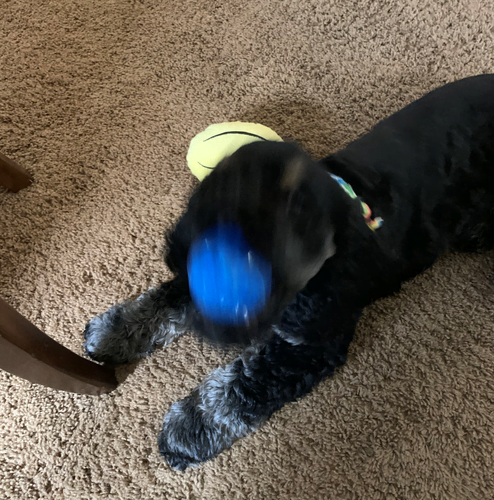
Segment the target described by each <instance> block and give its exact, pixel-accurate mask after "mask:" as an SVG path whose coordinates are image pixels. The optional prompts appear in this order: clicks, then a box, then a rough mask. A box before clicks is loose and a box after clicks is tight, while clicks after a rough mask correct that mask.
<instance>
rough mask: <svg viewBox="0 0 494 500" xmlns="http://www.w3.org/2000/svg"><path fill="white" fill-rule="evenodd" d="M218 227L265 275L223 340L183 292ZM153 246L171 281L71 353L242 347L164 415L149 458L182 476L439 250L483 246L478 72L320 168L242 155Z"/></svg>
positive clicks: (291, 157)
mask: <svg viewBox="0 0 494 500" xmlns="http://www.w3.org/2000/svg"><path fill="white" fill-rule="evenodd" d="M350 186H351V188H350ZM352 188H353V190H352ZM353 193H354V194H353ZM355 195H356V196H355ZM218 222H233V223H236V224H238V225H240V226H241V227H242V229H243V231H244V233H245V236H246V238H247V239H248V240H249V242H250V244H251V245H252V246H253V247H254V248H256V249H257V250H258V251H259V252H261V253H262V254H263V255H265V256H266V257H267V258H268V259H269V261H270V262H271V263H272V282H273V285H272V287H273V289H272V294H271V298H270V299H269V300H268V302H267V304H266V306H265V308H264V310H263V311H262V312H261V313H260V314H259V315H258V317H257V318H255V320H252V321H250V322H249V323H248V324H245V325H242V326H238V327H235V328H233V327H225V326H218V325H216V324H212V323H211V322H210V321H208V320H207V319H206V318H205V317H203V316H202V315H201V314H200V313H199V312H198V311H197V309H196V308H195V306H194V303H193V301H192V299H191V297H190V295H189V287H188V278H187V255H188V251H189V248H190V247H191V244H192V242H193V241H194V240H195V239H196V238H197V237H198V236H199V235H200V234H201V233H202V232H203V231H204V230H205V229H206V228H208V227H210V226H211V225H213V224H216V223H218ZM165 248H166V257H165V258H166V263H167V265H168V267H169V268H170V270H171V271H172V272H173V275H174V278H173V279H172V280H171V281H169V282H166V283H163V284H162V285H161V286H159V287H157V288H153V289H151V290H148V291H147V292H145V293H143V294H142V295H141V296H140V297H139V298H138V299H137V300H128V301H125V302H123V303H121V304H117V305H115V306H113V307H111V308H110V309H109V310H108V311H106V312H105V313H103V314H101V315H99V316H97V317H95V318H93V319H92V320H91V321H90V322H89V323H88V324H87V326H86V329H85V351H86V353H87V354H88V355H89V356H90V357H91V358H92V359H94V360H96V361H100V362H103V363H109V364H113V365H116V364H121V363H129V362H131V361H135V360H137V359H139V358H142V357H144V356H147V355H149V354H151V353H152V352H153V351H154V350H155V349H156V348H157V347H159V346H165V345H166V344H168V343H169V342H171V341H172V340H173V339H174V338H176V337H177V336H179V335H181V334H183V333H185V332H188V331H194V332H195V333H196V334H198V335H199V336H200V337H201V338H206V339H208V340H209V341H211V342H213V343H216V344H218V345H225V344H242V345H245V346H246V347H245V350H244V351H243V353H242V354H241V355H240V356H239V357H238V358H236V359H234V360H233V361H232V362H231V363H230V364H228V365H227V366H225V367H220V368H218V369H216V370H214V371H213V372H212V373H211V374H209V375H208V376H207V377H206V378H205V380H204V381H203V382H202V383H201V384H200V385H199V386H198V387H196V388H195V389H194V390H193V391H192V392H191V394H190V395H189V396H187V397H186V398H185V399H183V400H181V401H178V402H176V403H174V404H173V405H172V406H171V408H170V410H169V412H168V413H167V414H166V416H165V418H164V421H163V428H162V431H161V434H160V435H159V438H158V445H159V450H160V452H161V454H162V455H163V456H164V458H165V459H166V461H167V462H168V464H169V465H170V466H171V467H172V468H174V469H177V470H180V471H184V470H185V469H186V468H187V467H189V466H194V465H198V464H200V463H202V462H204V461H207V460H210V459H212V458H213V457H215V456H217V455H218V454H219V453H220V452H221V451H223V450H225V449H226V448H228V447H230V446H231V445H232V443H234V442H235V441H236V440H237V439H239V438H242V437H245V436H247V435H248V434H249V433H251V432H253V431H255V430H256V429H258V428H259V427H261V426H262V425H263V423H264V422H265V421H266V420H267V419H268V418H269V417H270V416H271V415H272V414H273V413H274V412H275V411H277V410H278V409H280V408H281V407H282V406H283V405H284V404H285V403H288V402H290V401H295V400H297V399H298V398H301V397H303V396H305V395H306V394H307V393H309V392H310V391H311V389H312V388H313V387H314V386H315V385H317V384H318V383H319V382H321V381H322V380H324V379H325V378H327V377H329V376H330V375H332V374H333V373H334V371H335V369H336V368H337V367H338V366H340V365H342V364H343V363H345V361H346V355H347V350H348V347H349V344H350V342H351V341H352V338H353V335H354V332H355V328H356V325H357V322H358V321H359V318H360V316H361V314H362V311H363V309H364V308H365V307H366V306H368V305H369V304H371V303H372V302H373V301H375V300H376V299H378V298H381V297H385V296H389V295H391V294H394V293H395V292H397V291H399V290H400V287H401V285H402V283H403V282H404V281H406V280H409V279H410V278H412V277H414V276H416V275H417V274H419V273H421V272H422V271H424V270H425V269H427V268H428V267H430V266H432V265H433V264H434V262H435V261H436V260H437V259H438V257H439V256H440V255H442V254H443V253H445V252H448V251H455V252H458V251H466V252H483V251H487V250H490V249H492V248H494V75H479V76H474V77H470V78H466V79H463V80H459V81H457V82H454V83H450V84H447V85H445V86H443V87H440V88H438V89H436V90H433V91H432V92H430V93H428V94H426V95H425V96H423V97H422V98H420V99H418V100H417V101H415V102H413V103H411V104H410V105H408V106H406V107H405V108H403V109H402V110H400V111H398V112H397V113H395V114H393V115H391V116H390V117H388V118H387V119H385V120H383V121H381V122H379V123H378V124H377V125H376V126H375V127H374V128H373V129H372V130H371V131H370V132H368V133H366V134H365V135H363V136H361V137H360V138H358V139H356V140H355V141H354V142H351V143H350V144H348V145H347V146H346V147H344V148H343V149H342V150H340V151H338V152H336V153H334V154H332V155H330V156H329V157H327V158H325V159H323V160H320V161H315V160H313V159H312V158H311V157H310V156H309V155H308V154H307V153H305V152H304V151H303V150H302V149H301V148H299V147H298V146H297V145H296V144H294V143H278V142H268V141H266V142H255V143H252V144H249V145H246V146H243V147H242V148H240V149H239V150H238V151H237V152H235V153H233V154H232V155H231V156H229V157H227V158H225V159H224V160H223V161H222V162H221V163H220V164H219V165H218V166H217V167H216V169H215V170H214V171H213V172H212V173H211V174H210V175H209V176H208V177H207V178H206V179H205V180H204V181H203V182H202V183H201V185H200V186H199V187H198V188H197V189H196V190H195V192H194V193H193V194H192V196H191V198H190V201H189V203H188V206H187V208H186V210H185V212H184V214H183V216H182V217H181V218H180V220H179V221H178V223H177V224H176V226H175V227H174V228H173V229H172V230H171V231H169V233H168V234H167V237H166V246H165Z"/></svg>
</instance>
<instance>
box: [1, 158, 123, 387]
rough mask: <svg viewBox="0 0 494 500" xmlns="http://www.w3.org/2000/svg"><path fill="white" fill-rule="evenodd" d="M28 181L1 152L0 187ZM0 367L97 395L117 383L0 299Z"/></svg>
mask: <svg viewBox="0 0 494 500" xmlns="http://www.w3.org/2000/svg"><path fill="white" fill-rule="evenodd" d="M31 183H32V177H31V176H30V175H29V173H28V172H27V171H26V170H25V169H24V168H22V167H21V166H20V165H18V164H17V163H16V162H14V161H13V160H11V159H10V158H7V157H6V156H4V155H2V154H1V153H0V186H3V187H5V188H7V189H9V190H10V191H14V192H17V191H19V190H21V189H23V188H25V187H27V186H29V185H30V184H31ZM0 369H2V370H6V371H8V372H10V373H12V374H14V375H17V376H18V377H21V378H24V379H26V380H29V381H30V382H32V383H34V384H41V385H45V386H47V387H52V388H53V389H59V390H62V391H69V392H77V393H80V394H92V395H100V394H104V393H107V392H110V391H112V390H113V389H115V388H116V387H117V385H118V382H117V379H116V378H115V371H114V370H113V369H112V368H109V367H106V366H101V365H98V364H97V363H93V362H92V361H89V360H87V359H85V358H83V357H81V356H78V355H77V354H75V353H73V352H72V351H70V350H69V349H67V348H65V347H64V346H62V345H61V344H59V343H58V342H55V341H54V340H53V339H52V338H50V337H48V335H45V334H44V333H43V332H42V331H41V330H40V329H38V328H37V327H36V326H34V325H33V324H32V323H30V322H29V321H28V320H27V319H26V318H24V316H22V315H21V314H19V313H18V312H17V311H16V310H15V309H14V308H13V307H11V306H9V305H8V304H7V303H6V302H5V301H4V300H2V299H1V298H0Z"/></svg>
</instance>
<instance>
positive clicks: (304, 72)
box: [0, 0, 494, 500]
mask: <svg viewBox="0 0 494 500" xmlns="http://www.w3.org/2000/svg"><path fill="white" fill-rule="evenodd" d="M493 26H494V3H493V2H492V0H461V1H456V0H450V1H445V0H444V1H434V0H394V1H385V0H381V1H378V0H352V1H350V0H339V1H338V0H304V1H300V0H251V1H249V2H246V1H245V0H224V1H222V2H217V1H214V0H194V1H192V0H167V1H166V2H154V1H151V0H118V1H117V0H108V1H106V2H99V1H96V0H77V1H76V0H47V1H38V2H32V1H28V0H3V1H2V2H1V3H0V151H2V152H3V153H4V154H7V155H8V156H10V157H11V158H12V159H14V160H16V161H18V162H19V163H20V164H21V165H23V166H24V167H25V168H27V169H28V170H29V171H30V172H31V173H32V174H33V175H34V178H35V180H36V182H35V184H34V185H33V186H31V187H30V188H28V189H26V190H24V191H22V192H20V193H19V194H12V193H7V192H5V191H0V295H1V296H2V297H3V298H4V299H5V300H7V301H8V302H9V303H10V304H11V305H13V306H14V307H16V308H17V309H18V310H19V311H20V312H21V313H23V314H24V315H25V316H26V317H27V318H28V319H29V320H31V321H32V322H33V323H35V324H36V325H37V326H38V327H40V328H41V329H43V330H44V331H45V332H46V333H47V334H49V335H50V336H52V337H53V338H55V339H56V340H57V341H59V342H61V343H62V344H64V345H65V346H67V347H68V348H70V349H72V350H73V351H75V352H77V353H79V354H82V340H83V338H82V331H83V328H84V325H85V323H86V321H87V320H88V319H89V318H90V317H91V316H92V315H94V314H96V313H98V312H101V311H103V310H105V309H106V308H107V307H109V306H110V305H112V304H113V303H114V302H115V301H118V300H122V299H124V298H127V297H128V296H131V295H135V294H136V293H139V292H140V291H142V290H144V289H146V288H147V287H149V286H151V285H154V284H157V283H159V282H160V280H163V279H166V278H167V277H168V276H169V274H168V271H167V270H166V268H165V266H164V264H163V263H162V261H161V258H160V250H161V245H162V233H163V230H164V229H165V228H167V227H169V226H170V225H171V224H173V222H174V221H175V220H176V219H177V217H178V216H179V214H180V211H181V210H182V208H183V205H184V203H185V201H186V199H187V193H188V192H189V191H190V189H191V188H192V187H193V186H194V182H195V180H194V178H193V177H192V175H191V174H190V173H189V172H188V169H187V167H186V163H185V155H186V151H187V147H188V144H189V141H190V139H191V138H192V137H193V136H194V135H195V134H196V133H197V132H199V131H201V130H202V129H203V128H205V127H206V126H207V125H209V124H210V123H214V122H221V121H226V120H231V121H233V120H244V121H258V122H261V123H264V124H266V125H267V126H269V127H271V128H273V129H274V130H276V131H277V132H278V133H279V134H280V135H282V136H283V137H290V138H293V139H296V140H297V141H299V142H300V143H301V144H302V145H303V146H304V147H306V148H307V149H308V150H309V151H310V152H311V153H312V154H313V155H315V156H317V157H319V156H322V155H326V154H328V153H330V152H331V151H334V150H336V149H338V148H340V147H342V146H343V145H344V144H345V143H346V142H348V141H350V140H351V139H353V138H355V137H356V136H358V135H359V134H361V133H362V132H364V131H366V130H368V129H369V128H370V127H371V126H372V124H373V123H375V122H376V121H377V120H378V119H380V118H383V117H385V116H386V115H388V114H390V113H391V112H393V111H395V110H397V109H399V108H400V107H402V106H403V105H405V104H407V103H408V102H410V101H412V100H414V99H416V98H418V97H420V96H421V95H422V94H423V93H425V92H426V91H428V90H430V89H432V88H434V87H436V86H438V85H440V84H443V83H446V82H448V81H452V80H456V79H459V78H461V77H465V76H468V75H473V74H476V73H483V72H494V28H493ZM493 168H494V166H493ZM493 257H494V256H493V255H492V254H490V255H484V256H469V255H467V256H465V255H450V256H447V257H446V258H444V259H442V260H441V261H440V262H439V263H438V264H437V265H436V266H435V267H434V268H433V269H432V270H430V271H429V272H427V273H426V274H424V275H423V276H420V277H419V278H417V279H415V280H414V281H413V282H410V283H409V284H407V285H406V286H405V287H404V289H403V291H402V292H401V293H400V294H399V295H397V296H396V297H393V298H390V299H387V300H383V301H381V302H379V303H377V304H375V305H374V306H372V307H370V308H369V309H368V310H367V311H366V314H365V316H364V318H363V319H362V321H361V323H360V327H359V331H358V334H357V337H356V340H355V342H354V344H353V345H352V348H351V351H350V356H349V360H348V363H347V364H346V366H344V367H343V368H342V369H340V370H339V371H338V373H337V374H336V376H335V377H334V378H333V379H331V380H328V381H326V382H325V383H323V384H322V385H321V386H320V387H319V388H318V389H317V390H316V391H314V393H312V394H311V395H310V396H309V397H307V398H306V399H304V400H302V401H300V402H299V403H296V404H291V405H289V406H287V407H285V408H284V409H283V410H282V411H280V412H279V413H278V414H276V415H275V416H274V417H273V418H272V419H271V420H270V421H269V422H268V423H267V425H266V426H265V427H264V428H263V429H262V430H260V431H258V432H256V433H255V434H254V435H252V436H250V437H248V438H246V439H244V440H242V441H240V442H238V443H236V444H235V445H234V446H233V448H232V449H231V450H229V451H226V452H225V453H223V454H222V455H221V456H220V457H219V458H218V459H217V460H215V461H213V462H211V463H208V464H206V465H203V466H201V467H200V468H198V469H195V470H190V471H188V472H186V473H185V474H181V473H177V472H173V471H171V470H170V469H169V468H168V467H167V466H166V465H165V464H164V463H163V461H162V460H161V459H160V456H159V454H158V451H157V445H156V436H157V433H158V431H159V429H160V427H161V421H162V417H163V415H164V413H165V412H166V411H167V410H168V409H169V407H170V405H171V404H172V402H174V401H175V400H177V399H179V398H181V397H184V396H185V395H186V394H187V393H188V392H189V391H190V390H191V389H192V388H193V387H194V386H195V385H196V384H197V383H198V382H199V381H200V380H201V379H202V377H204V375H205V374H206V373H208V372H209V371H211V370H212V369H214V368H215V367H216V366H218V365H219V364H220V363H224V362H226V361H227V360H228V358H229V356H228V355H226V354H222V353H218V352H216V351H214V350H213V349H211V348H209V347H207V346H203V345H200V344H198V343H197V342H196V341H195V340H194V339H192V338H191V337H183V338H181V339H179V340H178V342H176V343H174V344H173V345H170V346H169V347H168V348H167V349H165V350H163V351H159V352H157V353H156V354H155V355H154V356H152V357H151V358H149V359H146V360H144V361H142V362H140V363H139V364H137V365H136V366H134V367H131V368H123V369H121V370H120V371H119V377H120V378H121V380H122V384H121V385H120V386H119V388H118V389H117V390H116V391H115V392H114V393H112V394H110V395H106V396H103V397H100V398H96V397H89V396H80V395H73V394H68V393H62V392H56V391H53V390H50V389H47V388H43V387H38V386H33V385H31V384H29V383H28V382H25V381H23V380H21V379H18V378H17V377H14V376H11V375H8V374H7V373H0V498H1V499H22V500H26V499H35V498H50V499H75V500H82V499H125V500H127V499H129V500H130V499H132V500H135V499H156V498H163V499H167V500H179V499H180V500H182V499H190V500H192V499H196V500H197V499H203V498H204V499H208V500H215V499H234V498H248V499H277V500H285V499H338V500H347V499H366V500H367V499H369V500H374V499H376V500H381V499H455V500H461V499H487V498H494V458H493V456H494V454H493V451H494V332H493V326H494V292H493V290H492V289H491V288H490V285H489V279H490V273H491V271H492V269H493V268H494V258H493Z"/></svg>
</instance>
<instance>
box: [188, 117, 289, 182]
mask: <svg viewBox="0 0 494 500" xmlns="http://www.w3.org/2000/svg"><path fill="white" fill-rule="evenodd" d="M255 141H280V142H282V141H283V139H282V138H281V137H280V136H279V135H278V134H277V133H276V132H274V131H273V130H271V129H270V128H268V127H266V126H264V125H260V124H258V123H244V122H226V123H216V124H214V125H210V126H209V127H208V128H207V129H206V130H204V131H203V132H201V133H200V134H197V135H196V136H195V137H194V138H193V139H192V141H190V146H189V151H188V153H187V164H188V165H189V168H190V170H191V171H192V173H193V174H194V175H195V176H196V177H197V178H198V179H199V180H200V181H202V180H203V179H204V178H205V177H206V176H207V175H209V174H210V173H211V171H212V170H213V169H214V167H216V165H218V163H219V162H220V161H221V160H222V159H223V158H226V157H227V156H229V155H231V154H232V153H234V152H235V151H236V150H237V149H238V148H240V147H241V146H244V145H245V144H250V143H251V142H255Z"/></svg>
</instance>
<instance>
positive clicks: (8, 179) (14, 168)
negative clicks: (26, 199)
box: [0, 153, 33, 193]
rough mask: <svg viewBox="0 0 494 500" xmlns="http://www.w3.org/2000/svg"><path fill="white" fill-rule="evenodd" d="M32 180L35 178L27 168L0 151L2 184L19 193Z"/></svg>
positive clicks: (0, 183) (0, 181)
mask: <svg viewBox="0 0 494 500" xmlns="http://www.w3.org/2000/svg"><path fill="white" fill-rule="evenodd" d="M32 182H33V178H32V177H31V176H30V175H29V173H28V171H27V170H26V169H24V168H22V167H21V166H20V165H18V164H17V163H16V162H15V161H14V160H11V159H10V158H7V157H6V156H5V155H3V154H2V153H0V186H3V187H4V188H7V189H8V190H9V191H13V192H14V193H17V191H20V190H21V189H23V188H25V187H28V186H30V185H31V183H32Z"/></svg>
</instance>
